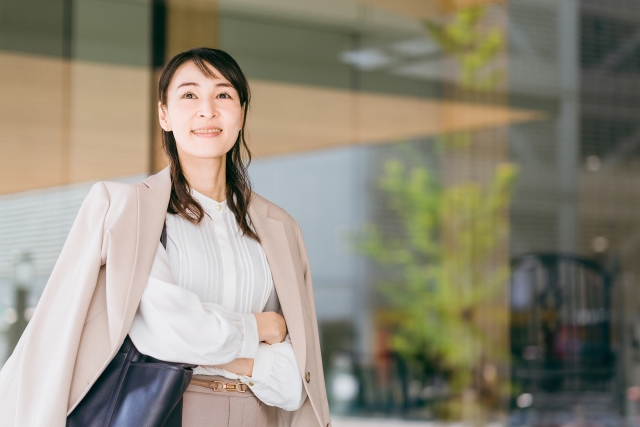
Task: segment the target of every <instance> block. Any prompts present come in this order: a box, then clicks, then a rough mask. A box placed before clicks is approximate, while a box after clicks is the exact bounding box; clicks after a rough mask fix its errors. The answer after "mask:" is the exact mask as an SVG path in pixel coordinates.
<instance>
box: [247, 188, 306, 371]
mask: <svg viewBox="0 0 640 427" xmlns="http://www.w3.org/2000/svg"><path fill="white" fill-rule="evenodd" d="M249 210H250V216H251V221H252V222H253V225H254V227H255V230H256V232H257V233H258V236H259V237H260V240H261V244H262V248H263V249H264V252H265V255H266V256H267V262H268V263H269V268H270V269H271V275H272V277H273V283H274V286H275V288H276V291H277V292H278V298H279V299H280V306H281V307H282V312H283V314H284V317H285V319H286V321H287V329H288V331H289V336H290V337H291V345H292V346H293V351H294V353H295V355H296V360H297V361H298V367H299V369H300V373H301V374H302V375H304V370H305V362H306V349H307V347H306V340H305V328H304V315H303V311H302V310H303V309H302V301H301V299H300V289H299V286H300V284H299V283H298V279H297V275H296V270H295V266H294V265H293V258H292V253H291V248H290V246H289V241H288V239H287V234H286V231H285V227H284V223H283V222H282V221H280V220H278V219H274V218H271V217H269V216H268V206H267V205H266V204H265V203H263V202H262V201H261V200H259V199H257V198H256V197H253V198H252V201H251V206H250V209H249Z"/></svg>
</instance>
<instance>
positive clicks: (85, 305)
mask: <svg viewBox="0 0 640 427" xmlns="http://www.w3.org/2000/svg"><path fill="white" fill-rule="evenodd" d="M170 191H171V179H170V175H169V169H168V168H165V169H164V170H162V171H161V172H159V173H158V174H156V175H152V176H151V177H149V178H147V179H146V180H145V181H144V182H142V183H138V184H134V185H131V184H123V183H115V182H98V183H96V184H95V185H94V186H93V187H92V188H91V191H90V192H89V195H88V196H87V197H86V199H85V201H84V202H83V204H82V206H81V208H80V211H79V213H78V216H77V217H76V220H75V222H74V224H73V226H72V228H71V231H70V233H69V236H68V238H67V240H66V242H65V244H64V247H63V249H62V251H61V253H60V256H59V258H58V261H57V262H56V265H55V267H54V269H53V272H52V273H51V276H50V278H49V280H48V282H47V285H46V287H45V290H44V292H43V294H42V296H41V298H40V301H39V302H38V305H37V307H36V310H35V313H34V315H33V317H32V318H31V321H30V322H29V324H28V326H27V328H26V330H25V332H24V334H23V335H22V337H21V339H20V341H19V342H18V345H17V346H16V349H15V350H14V352H13V354H12V355H11V357H10V358H9V359H8V360H7V362H6V363H5V365H4V366H3V368H2V370H1V371H0V427H42V426H47V427H63V426H65V425H66V417H67V414H68V413H70V412H71V411H72V410H73V408H75V406H76V405H77V404H78V403H79V402H80V400H81V399H82V397H83V396H84V395H85V394H86V393H87V391H88V390H89V389H90V387H91V385H92V384H93V383H94V382H95V380H96V379H97V378H98V377H99V376H100V374H101V373H102V371H103V370H104V369H105V368H106V366H107V365H108V363H109V362H110V361H111V359H112V358H113V356H114V355H115V353H116V352H117V350H118V348H119V347H120V345H121V344H122V342H123V341H124V338H125V337H126V335H127V332H128V331H129V328H130V326H131V323H132V321H133V317H134V315H135V312H136V310H137V307H138V304H139V302H140V299H141V297H142V293H143V292H144V288H145V285H146V282H147V280H148V277H149V273H150V271H151V266H152V264H153V259H154V256H155V252H156V249H157V245H158V240H159V238H160V233H161V231H162V224H163V222H164V217H165V214H166V211H167V205H168V203H169V196H170ZM249 212H250V217H251V219H252V221H253V223H254V226H255V229H256V231H257V233H258V235H259V236H260V239H261V240H262V245H263V248H264V250H265V254H266V256H267V260H268V262H269V266H270V268H271V270H272V275H273V279H274V285H275V287H276V290H277V292H278V296H279V297H280V302H281V306H282V309H283V314H284V317H285V320H286V322H287V326H288V328H289V333H290V336H291V341H292V346H293V349H294V353H295V355H296V359H297V361H298V366H299V367H300V373H301V378H306V379H308V380H309V381H306V380H305V381H304V384H305V387H306V389H307V394H308V398H307V400H306V401H305V402H304V403H303V405H302V407H301V408H300V409H298V410H297V411H294V412H287V411H284V410H279V409H277V408H274V412H275V416H274V420H276V421H274V422H275V424H274V426H275V425H277V426H304V427H307V426H321V427H325V426H327V425H329V423H330V418H329V410H328V405H327V398H326V393H325V385H324V379H323V372H322V363H321V359H320V347H319V339H318V328H317V321H316V313H315V303H314V299H313V288H312V283H311V273H310V270H309V262H308V259H307V254H306V250H305V248H304V242H303V240H302V235H301V233H300V228H299V227H298V224H297V223H296V222H295V220H294V219H293V218H291V216H289V215H288V214H287V213H286V212H285V211H284V210H282V209H281V208H279V207H277V206H276V205H274V204H272V203H270V202H268V201H267V200H265V199H263V198H262V197H260V196H258V195H257V194H255V193H254V194H253V197H252V202H251V205H250V210H249Z"/></svg>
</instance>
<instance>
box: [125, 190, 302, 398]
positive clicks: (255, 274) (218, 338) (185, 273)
mask: <svg viewBox="0 0 640 427" xmlns="http://www.w3.org/2000/svg"><path fill="white" fill-rule="evenodd" d="M191 194H192V195H193V196H194V198H196V199H197V200H198V202H199V203H200V204H201V205H202V207H203V208H204V210H205V213H206V215H205V217H204V219H203V220H202V222H201V223H200V224H198V225H195V224H193V223H191V222H189V221H187V220H185V219H184V218H182V217H180V216H178V215H172V214H169V213H167V215H166V225H167V237H168V238H167V248H166V250H165V249H164V247H163V246H162V244H161V243H158V250H157V252H156V256H155V259H154V262H153V266H152V268H151V274H150V275H149V281H148V282H147V286H146V288H145V291H144V293H143V295H142V299H141V301H140V305H139V307H138V311H137V312H136V315H135V318H134V320H133V324H132V326H131V329H130V331H129V336H130V337H131V340H132V341H133V343H134V344H135V345H136V347H137V348H138V350H140V352H141V353H143V354H147V355H149V356H151V357H154V358H156V359H161V360H167V361H175V362H182V363H193V364H196V365H199V366H198V367H197V368H196V369H195V370H194V374H196V375H198V374H202V375H221V376H224V377H226V378H229V379H233V380H238V381H242V382H244V383H246V384H247V385H248V386H249V387H250V388H251V390H252V391H253V392H254V394H255V395H256V397H258V398H259V399H260V400H261V401H263V402H264V403H266V404H267V405H271V406H278V407H280V408H282V409H285V410H289V411H292V410H296V409H298V408H299V407H300V406H301V405H302V402H303V401H304V398H305V397H306V391H305V390H304V387H303V384H302V378H301V376H300V371H299V369H298V364H297V362H296V358H295V355H294V353H293V347H292V346H291V340H290V339H289V336H287V337H286V339H285V341H283V342H282V343H279V344H274V345H269V344H266V343H263V342H260V343H259V342H258V326H257V323H256V319H255V316H254V315H253V314H254V313H260V312H262V311H280V304H279V301H278V297H277V294H276V292H275V288H274V285H273V278H272V276H271V271H270V269H269V264H268V263H267V259H266V256H265V254H264V251H263V249H262V246H261V245H260V244H259V243H258V242H256V241H255V240H253V239H251V238H249V237H246V236H243V235H242V233H241V231H240V229H239V227H238V224H237V222H236V220H235V216H234V215H233V212H231V210H230V209H229V207H228V206H227V204H226V201H224V202H221V203H219V202H216V201H215V200H213V199H210V198H208V197H206V196H205V195H203V194H201V193H198V192H197V191H195V190H192V193H191ZM176 285H177V286H176ZM236 358H253V359H254V366H253V373H252V376H251V377H248V376H244V375H238V374H235V373H232V372H229V371H226V370H224V369H220V368H216V367H214V366H212V365H221V364H225V363H228V362H231V361H232V360H234V359H236Z"/></svg>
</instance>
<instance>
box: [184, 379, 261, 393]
mask: <svg viewBox="0 0 640 427" xmlns="http://www.w3.org/2000/svg"><path fill="white" fill-rule="evenodd" d="M191 384H193V385H197V386H199V387H206V388H210V389H211V390H213V391H223V390H226V391H236V392H238V393H245V392H246V391H247V390H248V389H249V386H248V385H246V384H245V383H240V382H238V383H223V382H222V381H218V380H215V381H207V380H198V379H192V380H191Z"/></svg>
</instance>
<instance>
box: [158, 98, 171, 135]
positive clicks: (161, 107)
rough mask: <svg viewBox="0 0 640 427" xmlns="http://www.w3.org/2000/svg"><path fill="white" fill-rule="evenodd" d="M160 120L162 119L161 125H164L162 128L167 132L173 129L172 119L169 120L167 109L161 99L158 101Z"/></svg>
mask: <svg viewBox="0 0 640 427" xmlns="http://www.w3.org/2000/svg"><path fill="white" fill-rule="evenodd" d="M158 120H159V121H160V126H161V127H162V129H164V130H165V131H166V132H170V131H171V120H169V117H168V116H167V111H166V110H165V107H164V105H162V102H160V101H158Z"/></svg>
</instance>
